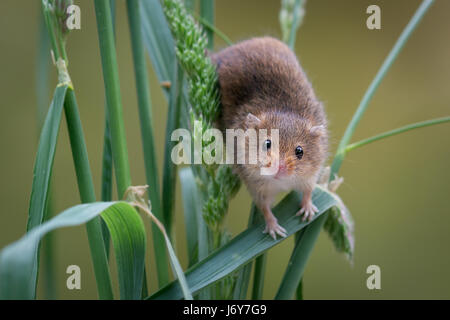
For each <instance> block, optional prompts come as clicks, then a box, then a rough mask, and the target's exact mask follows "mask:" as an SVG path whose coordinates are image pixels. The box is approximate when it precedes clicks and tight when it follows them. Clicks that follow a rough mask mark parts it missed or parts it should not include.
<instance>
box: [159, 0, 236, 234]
mask: <svg viewBox="0 0 450 320" xmlns="http://www.w3.org/2000/svg"><path fill="white" fill-rule="evenodd" d="M163 4H164V13H165V15H166V18H167V21H168V23H169V26H170V29H171V31H172V35H173V37H174V39H175V43H176V55H177V58H178V61H179V62H180V65H181V66H182V68H183V69H184V70H185V72H186V74H187V76H188V86H189V101H190V103H191V106H192V109H191V127H193V126H192V124H193V123H194V121H196V120H197V121H201V122H202V128H201V130H199V131H195V132H193V139H194V140H195V139H201V136H202V135H203V133H204V132H205V131H206V130H207V129H210V128H211V127H212V124H213V122H214V120H215V119H216V116H217V114H218V111H219V106H220V94H219V89H218V85H217V74H216V68H215V66H214V65H213V63H212V62H211V60H210V58H209V57H208V56H207V55H206V52H207V48H208V39H207V37H206V35H205V34H204V32H203V30H202V28H201V27H200V25H199V24H197V23H196V22H195V20H194V18H193V17H192V16H191V15H190V14H189V13H188V12H187V10H186V8H185V6H184V4H183V3H182V2H181V1H179V0H164V1H163ZM204 168H205V171H206V175H205V176H206V177H207V179H206V180H207V181H203V183H204V186H205V188H203V191H204V193H205V195H206V197H205V202H204V205H203V213H204V214H203V217H204V219H205V222H206V223H207V224H208V225H209V227H210V228H211V230H213V231H216V232H220V231H219V229H220V225H221V223H222V221H223V218H224V216H225V214H226V212H227V210H228V203H229V200H230V198H231V197H233V196H234V194H236V192H237V190H238V189H239V186H240V181H239V178H238V177H237V176H236V175H235V174H233V173H232V170H231V168H229V167H228V166H219V167H217V166H214V165H204ZM202 180H205V179H202Z"/></svg>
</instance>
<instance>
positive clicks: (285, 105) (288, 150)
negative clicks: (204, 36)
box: [211, 37, 328, 239]
mask: <svg viewBox="0 0 450 320" xmlns="http://www.w3.org/2000/svg"><path fill="white" fill-rule="evenodd" d="M211 60H212V62H213V63H214V64H215V65H216V68H217V74H218V80H219V87H220V94H221V110H220V115H219V117H218V120H217V126H218V127H219V128H220V129H221V130H222V131H223V132H225V130H226V129H242V130H247V129H249V128H251V129H256V130H260V129H266V130H267V133H268V134H267V138H266V139H265V140H264V141H263V143H259V144H258V146H257V148H263V150H264V152H267V157H268V160H269V161H268V162H266V163H264V164H261V163H260V162H258V163H256V164H249V163H246V164H235V165H234V170H235V172H236V173H237V174H238V175H239V177H240V178H241V179H242V180H243V181H244V183H245V184H246V186H247V189H248V190H249V192H250V194H251V196H252V198H253V200H254V202H255V204H256V205H257V206H258V208H259V209H260V210H261V212H262V213H263V214H264V219H265V222H266V228H265V230H264V232H266V233H269V234H270V235H271V236H272V237H273V238H274V239H276V235H277V234H278V235H280V236H282V237H285V236H286V230H285V229H284V228H283V227H282V226H280V225H279V224H278V222H277V219H276V217H275V216H274V215H273V213H272V209H271V208H272V204H273V202H274V199H275V196H276V195H277V194H278V193H279V192H282V191H291V190H297V191H299V192H302V193H303V198H302V201H301V204H299V205H300V207H301V209H300V210H299V211H298V212H297V215H303V220H306V219H307V220H311V219H312V218H313V217H314V214H315V213H316V212H318V209H317V207H316V206H315V205H314V204H313V202H312V191H313V189H314V186H315V183H316V181H317V178H318V175H319V171H320V170H321V168H322V166H323V164H324V162H325V160H326V156H327V148H328V133H327V120H326V115H325V111H324V108H323V106H322V103H321V102H320V101H318V99H317V98H316V95H315V94H314V91H313V89H312V87H311V84H310V83H309V81H308V80H307V78H306V75H305V73H304V72H303V69H302V67H301V66H300V64H299V62H298V60H297V58H296V56H295V54H294V53H293V52H292V50H291V49H289V47H288V46H286V45H285V44H284V43H283V42H281V41H279V40H277V39H274V38H271V37H263V38H253V39H250V40H246V41H243V42H240V43H238V44H235V45H232V46H230V47H227V48H225V49H223V50H222V51H219V52H217V53H215V54H213V55H212V56H211ZM271 129H278V130H279V131H278V132H279V152H277V153H275V152H271V148H272V147H273V142H272V140H271ZM272 149H273V148H272ZM273 163H277V169H278V170H275V172H274V174H272V175H262V174H261V170H260V169H261V166H269V165H272V164H273Z"/></svg>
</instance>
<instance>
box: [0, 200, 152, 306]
mask: <svg viewBox="0 0 450 320" xmlns="http://www.w3.org/2000/svg"><path fill="white" fill-rule="evenodd" d="M100 214H102V217H103V218H104V219H106V221H107V225H108V227H111V229H110V232H111V234H112V238H113V243H114V248H115V250H116V258H117V259H118V261H117V264H118V273H119V285H120V283H127V285H126V287H125V288H124V285H123V284H122V285H120V286H121V288H120V290H121V293H122V292H125V293H124V294H123V295H121V297H123V298H130V299H131V298H134V297H136V296H137V297H140V292H141V290H142V277H143V268H144V255H145V230H144V227H143V223H142V220H141V218H140V216H139V215H138V214H137V212H136V211H135V210H134V208H133V207H132V206H131V205H129V204H127V203H125V202H94V203H88V204H80V205H77V206H74V207H71V208H69V209H67V210H65V211H64V212H62V213H61V214H59V215H57V216H55V217H54V218H52V219H51V220H49V221H47V222H45V223H43V224H41V225H40V226H37V227H35V228H34V229H33V230H31V231H30V232H28V233H27V234H26V235H25V236H23V237H22V238H21V239H19V240H18V241H16V242H14V243H12V244H10V245H8V246H7V247H5V248H4V249H3V250H1V251H0V299H27V300H28V299H33V298H34V296H35V292H36V277H37V262H38V261H37V252H38V247H39V242H40V240H41V239H42V237H43V236H44V235H46V234H47V233H49V232H51V231H53V230H55V229H59V228H63V227H71V226H78V225H82V224H85V223H88V222H89V221H91V220H92V219H95V218H96V217H98V216H99V215H100ZM130 248H131V249H130ZM141 270H142V271H141Z"/></svg>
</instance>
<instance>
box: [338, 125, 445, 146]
mask: <svg viewBox="0 0 450 320" xmlns="http://www.w3.org/2000/svg"><path fill="white" fill-rule="evenodd" d="M445 122H450V117H443V118H438V119H432V120H426V121H422V122H417V123H412V124H409V125H406V126H404V127H400V128H397V129H394V130H390V131H387V132H383V133H380V134H378V135H376V136H373V137H370V138H367V139H364V140H361V141H358V142H354V143H352V144H349V145H348V146H347V147H346V148H345V152H346V153H347V152H349V151H351V150H355V149H357V148H360V147H362V146H365V145H368V144H370V143H372V142H375V141H379V140H382V139H386V138H389V137H392V136H395V135H397V134H400V133H403V132H407V131H411V130H414V129H419V128H423V127H429V126H433V125H436V124H441V123H445Z"/></svg>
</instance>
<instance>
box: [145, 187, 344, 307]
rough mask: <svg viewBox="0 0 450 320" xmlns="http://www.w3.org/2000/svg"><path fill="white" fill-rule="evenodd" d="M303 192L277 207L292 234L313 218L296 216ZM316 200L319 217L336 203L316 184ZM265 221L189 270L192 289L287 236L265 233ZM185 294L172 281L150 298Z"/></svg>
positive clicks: (174, 296)
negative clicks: (274, 235) (274, 238)
mask: <svg viewBox="0 0 450 320" xmlns="http://www.w3.org/2000/svg"><path fill="white" fill-rule="evenodd" d="M300 201H301V199H300V196H299V195H298V194H297V193H295V192H292V193H290V194H289V195H288V196H286V197H285V198H284V199H283V200H282V201H281V202H280V203H279V204H278V205H277V206H276V208H275V209H274V213H275V215H276V216H277V218H278V221H279V223H280V224H281V225H282V226H283V227H285V228H286V231H287V234H288V236H290V235H292V234H294V233H295V232H297V231H299V230H301V229H302V228H304V227H305V226H307V225H308V224H309V223H311V222H312V221H311V222H302V221H301V218H300V217H298V216H295V213H296V212H297V211H298V208H299V204H300ZM313 202H314V204H315V205H316V206H317V207H318V208H319V213H317V214H316V217H315V218H314V220H315V219H319V218H320V216H321V215H322V213H324V212H325V211H326V210H328V209H329V208H331V207H332V206H334V205H336V201H335V199H334V198H333V197H332V196H331V195H330V194H329V193H328V192H327V191H325V190H323V189H321V188H316V189H315V191H314V193H313ZM314 220H313V221H314ZM263 230H264V223H260V224H258V225H256V226H254V227H251V228H248V229H247V230H245V231H244V232H242V233H241V234H239V235H238V236H236V237H235V238H234V239H233V240H231V241H230V242H229V243H227V244H226V245H225V246H223V247H222V248H220V249H219V250H217V251H215V252H214V253H213V254H211V255H210V256H208V257H207V258H206V259H204V260H203V261H200V262H199V263H198V264H196V265H195V266H193V267H192V268H190V269H189V270H188V271H187V272H186V279H187V282H188V285H189V287H190V289H191V291H192V293H194V294H195V293H196V292H198V291H199V290H201V289H203V288H205V287H207V286H209V285H211V284H213V283H214V282H216V281H218V280H220V279H222V278H223V277H225V276H227V275H228V274H230V273H231V272H233V271H235V270H236V269H238V268H239V267H241V266H244V265H245V264H246V263H248V262H249V261H251V260H252V259H254V258H256V257H257V256H258V255H260V254H261V253H264V252H266V251H267V250H269V249H270V248H272V247H273V246H275V245H277V244H278V243H280V242H281V241H283V240H285V239H286V238H282V239H280V238H278V239H277V240H273V239H272V238H271V237H270V236H268V235H267V234H264V233H263ZM182 297H183V295H182V292H181V290H180V287H179V284H178V283H176V282H172V283H171V284H169V285H167V286H166V287H164V288H163V289H161V290H159V291H158V292H156V293H155V294H154V295H152V296H150V297H149V298H150V299H181V298H182Z"/></svg>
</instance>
